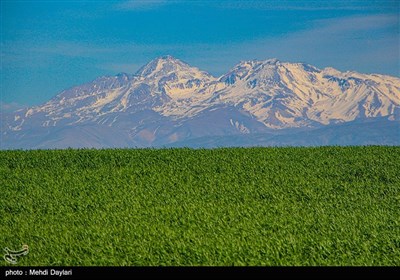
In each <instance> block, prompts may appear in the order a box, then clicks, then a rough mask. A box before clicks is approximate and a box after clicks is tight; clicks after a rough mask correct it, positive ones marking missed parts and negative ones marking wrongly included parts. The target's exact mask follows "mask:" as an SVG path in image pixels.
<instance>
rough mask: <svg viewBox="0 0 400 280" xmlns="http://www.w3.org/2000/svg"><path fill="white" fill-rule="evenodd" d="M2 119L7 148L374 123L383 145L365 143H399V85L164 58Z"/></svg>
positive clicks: (333, 73) (280, 67) (307, 68)
mask: <svg viewBox="0 0 400 280" xmlns="http://www.w3.org/2000/svg"><path fill="white" fill-rule="evenodd" d="M3 115H4V116H3V118H2V124H1V126H2V132H1V134H2V135H1V136H2V138H1V148H3V149H4V148H5V149H8V148H65V147H149V146H164V145H174V143H176V144H179V145H185V143H188V145H190V143H199V141H197V140H195V139H205V138H207V137H208V138H210V139H211V138H212V139H214V140H213V141H212V143H214V146H218V145H220V144H219V143H218V141H215V139H218V137H228V136H229V137H231V138H232V139H233V138H235V137H236V138H237V137H239V138H240V137H241V138H243V137H247V138H249V137H250V138H251V137H255V135H258V136H257V137H259V135H273V136H276V137H278V136H279V135H287V134H290V135H292V134H293V133H297V132H299V133H300V132H301V133H303V134H304V133H307V131H313V133H314V134H315V133H317V134H318V132H316V131H321V133H323V131H327V130H326V128H327V127H328V126H329V127H336V129H339V128H340V127H341V126H340V124H342V123H343V124H344V123H349V122H351V123H354V124H355V126H356V127H361V124H362V123H363V122H364V121H368V123H369V125H368V126H365V127H368V129H372V128H373V129H376V127H374V126H373V125H371V120H372V121H373V120H379V123H381V122H382V120H384V121H385V122H390V125H388V126H384V127H390V129H389V128H387V131H384V130H382V131H381V135H382V141H379V139H378V140H374V141H372V142H371V139H369V138H368V133H367V134H366V135H365V137H363V138H362V139H361V140H363V139H364V140H365V141H361V140H360V141H361V142H360V141H359V142H360V144H363V143H366V144H400V135H399V134H398V133H399V131H397V128H399V126H398V125H399V115H400V79H399V78H397V77H391V76H386V75H378V74H371V75H367V74H360V73H357V72H344V73H342V72H339V71H337V70H335V69H333V68H325V69H318V68H316V67H314V66H311V65H308V64H303V63H286V62H280V61H279V60H277V59H269V60H264V61H258V60H252V61H243V62H240V63H239V64H238V65H236V66H235V67H234V68H233V69H232V70H230V71H229V72H228V73H226V74H225V75H223V76H221V77H219V78H216V77H213V76H212V75H210V74H208V73H206V72H204V71H201V70H199V69H198V68H195V67H191V66H190V65H188V64H186V63H184V62H182V61H180V60H178V59H176V58H173V57H171V56H163V57H159V58H157V59H155V60H153V61H151V62H149V63H148V64H146V65H145V66H143V67H142V68H141V69H139V70H138V71H137V72H136V74H134V75H128V74H125V73H121V74H118V75H116V76H110V77H100V78H98V79H96V80H94V81H92V82H90V83H87V84H84V85H82V86H78V87H74V88H71V89H68V90H65V91H63V92H61V93H60V94H58V95H57V96H55V97H54V98H53V99H51V100H50V101H48V102H47V103H45V104H43V105H41V106H35V107H32V108H28V109H24V110H19V111H16V112H15V113H13V114H3ZM338 127H339V128H338ZM354 131H356V129H355V130H354ZM325 133H326V132H325ZM385 133H386V134H387V135H386V134H385ZM364 134H365V133H364ZM241 135H242V136H241ZM330 135H333V134H332V133H331V134H330ZM215 137H217V138H215ZM276 137H275V138H276ZM279 137H283V136H279ZM279 137H278V138H279ZM285 137H286V138H287V136H285ZM385 137H386V138H385ZM278 138H276V139H278ZM295 138H296V137H295ZM303 138H304V137H303ZM348 138H349V139H350V138H351V135H350V136H349V137H348ZM383 138H384V139H385V140H383ZM276 139H275V140H274V141H275V142H273V144H274V145H279V139H278V140H276ZM300 140H301V139H299V141H300ZM250 142H251V141H250ZM253 142H254V141H253ZM253 142H251V143H253ZM348 142H349V144H354V143H352V142H351V141H350V140H349V141H348ZM224 143H226V141H225V142H224ZM232 143H234V142H232ZM285 143H286V142H285ZM285 143H283V142H282V144H285ZM298 143H300V142H298ZM301 143H302V145H304V144H306V143H307V142H304V141H303V142H301ZM329 143H330V142H329V141H325V142H324V143H322V144H329ZM357 143H358V142H357ZM357 143H355V144H357ZM253 144H254V145H257V141H255V142H254V143H253ZM258 144H260V145H261V144H263V145H264V144H268V143H266V142H265V141H264V142H263V141H261V142H260V141H259V143H258ZM289 144H293V145H296V141H295V142H290V143H289ZM316 144H318V143H316ZM341 144H344V145H345V144H346V141H344V142H343V143H341ZM221 145H225V144H221ZM226 145H231V144H226ZM285 145H286V144H285ZM197 146H199V145H197ZM200 146H201V145H200ZM206 146H207V145H206Z"/></svg>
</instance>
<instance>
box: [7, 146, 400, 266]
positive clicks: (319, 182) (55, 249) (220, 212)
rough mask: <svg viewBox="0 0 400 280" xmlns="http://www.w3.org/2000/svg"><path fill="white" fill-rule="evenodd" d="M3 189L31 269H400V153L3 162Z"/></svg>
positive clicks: (293, 151)
mask: <svg viewBox="0 0 400 280" xmlns="http://www.w3.org/2000/svg"><path fill="white" fill-rule="evenodd" d="M0 182H1V194H0V217H1V227H0V246H1V247H2V248H4V247H9V248H14V249H18V248H21V246H22V245H23V244H28V245H29V249H30V252H29V254H28V255H26V256H23V257H21V258H20V259H19V263H18V264H19V265H23V266H24V265H88V266H91V265H116V266H123V265H178V266H179V265H229V266H230V265H395V266H398V265H400V218H399V217H400V207H399V205H400V147H346V148H343V147H342V148H340V147H325V148H249V149H244V148H230V149H215V150H190V149H164V150H163V149H161V150H147V149H146V150H59V151H1V152H0ZM0 263H1V265H7V263H6V262H5V261H4V260H3V261H1V262H0Z"/></svg>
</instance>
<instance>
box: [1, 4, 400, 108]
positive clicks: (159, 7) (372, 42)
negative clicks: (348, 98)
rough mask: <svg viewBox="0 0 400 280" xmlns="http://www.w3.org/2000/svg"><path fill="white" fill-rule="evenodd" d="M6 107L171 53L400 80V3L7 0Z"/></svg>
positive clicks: (216, 66) (210, 61)
mask: <svg viewBox="0 0 400 280" xmlns="http://www.w3.org/2000/svg"><path fill="white" fill-rule="evenodd" d="M0 3H1V39H0V40H1V42H0V44H1V85H0V87H1V100H0V101H1V106H2V109H3V110H10V109H12V108H16V107H18V106H20V105H37V104H40V103H43V102H46V101H47V100H49V99H50V98H51V97H53V96H55V95H56V94H57V93H59V92H60V91H62V90H63V89H66V88H69V87H71V86H74V85H79V84H82V83H85V82H88V81H91V80H93V79H95V78H96V77H98V76H102V75H114V74H117V73H120V72H127V73H135V71H136V70H137V69H138V68H139V67H140V66H142V65H143V64H145V63H147V62H149V61H150V60H151V59H154V58H155V57H157V56H160V55H165V54H170V55H173V56H175V57H177V58H179V59H182V60H184V61H186V62H188V63H189V64H191V65H193V66H197V67H199V68H200V69H202V70H205V71H208V72H210V73H211V74H213V75H215V76H219V75H221V74H223V73H224V72H226V71H228V70H229V69H230V68H232V67H233V66H234V65H235V64H237V63H238V62H239V61H241V60H247V59H268V58H274V57H275V58H278V59H280V60H281V61H290V62H307V63H310V64H313V65H315V66H317V67H320V68H323V67H327V66H332V67H335V68H337V69H339V70H341V71H347V70H355V71H359V72H365V73H381V74H388V75H392V76H400V73H399V71H400V70H399V69H400V66H399V60H400V53H399V52H400V50H399V47H400V42H399V40H400V37H399V17H400V6H399V5H400V4H399V3H400V1H397V0H381V1H370V0H363V1H360V0H357V1H351V0H349V1H338V0H333V1H312V0H309V1H296V0H292V1H268V0H266V1H201V0H200V1H195V0H192V1H183V0H181V1H179V0H175V1H163V0H159V1H156V0H154V1H9V0H1V1H0Z"/></svg>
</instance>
